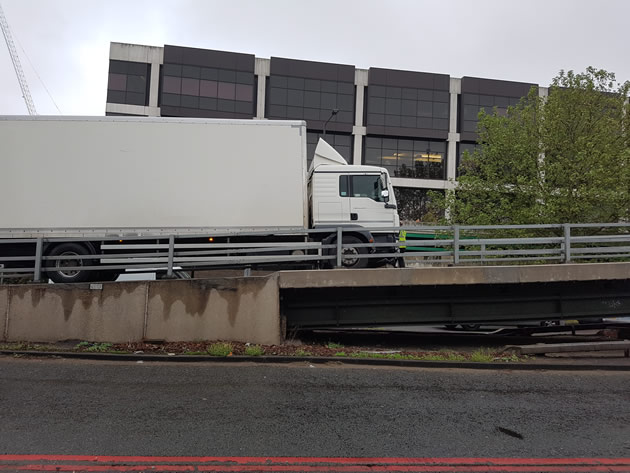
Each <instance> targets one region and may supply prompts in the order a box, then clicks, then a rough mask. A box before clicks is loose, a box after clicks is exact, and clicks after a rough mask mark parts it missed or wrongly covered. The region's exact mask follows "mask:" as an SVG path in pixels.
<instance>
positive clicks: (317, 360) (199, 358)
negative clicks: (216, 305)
mask: <svg viewBox="0 0 630 473" xmlns="http://www.w3.org/2000/svg"><path fill="white" fill-rule="evenodd" d="M0 355H7V356H11V355H13V356H31V357H40V358H68V359H83V360H101V361H135V362H139V361H141V362H178V363H190V362H197V363H198V362H213V363H245V362H249V363H260V364H271V363H278V364H287V363H311V364H336V365H354V366H390V367H399V368H438V369H440V368H441V369H445V368H449V369H469V370H508V371H630V364H620V365H611V364H606V365H603V364H585V363H582V364H578V363H550V364H546V363H475V362H465V361H420V360H387V359H381V358H378V359H374V358H365V359H359V358H343V357H297V356H230V357H216V356H203V355H174V356H169V355H149V354H122V353H86V352H45V351H29V350H0Z"/></svg>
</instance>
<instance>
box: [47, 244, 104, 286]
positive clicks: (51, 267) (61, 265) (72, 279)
mask: <svg viewBox="0 0 630 473" xmlns="http://www.w3.org/2000/svg"><path fill="white" fill-rule="evenodd" d="M91 254H92V252H91V251H90V250H89V249H88V248H86V247H85V246H83V245H81V244H80V243H61V244H58V245H55V246H54V247H53V248H52V250H51V251H50V252H49V253H48V255H47V256H87V255H91ZM94 264H95V262H94V260H88V259H63V260H53V261H46V273H47V274H48V277H49V278H50V279H52V281H53V282H56V283H76V282H87V281H92V280H94V279H97V277H98V274H97V272H96V271H87V270H76V269H65V268H71V267H79V266H93V265H94Z"/></svg>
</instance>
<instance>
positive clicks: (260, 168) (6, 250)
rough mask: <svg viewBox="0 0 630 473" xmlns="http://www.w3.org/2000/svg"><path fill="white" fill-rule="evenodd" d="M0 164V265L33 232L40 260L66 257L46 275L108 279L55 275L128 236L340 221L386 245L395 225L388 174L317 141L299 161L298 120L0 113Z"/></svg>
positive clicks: (103, 274)
mask: <svg viewBox="0 0 630 473" xmlns="http://www.w3.org/2000/svg"><path fill="white" fill-rule="evenodd" d="M0 166H1V167H0V263H1V262H2V261H1V259H2V256H5V257H9V259H8V260H6V261H5V262H4V263H5V267H10V266H11V261H12V260H11V259H10V258H11V257H15V255H17V254H19V255H24V254H32V251H33V250H32V248H33V244H32V243H30V244H26V243H24V244H23V243H21V242H20V240H21V239H25V238H40V239H44V243H43V245H44V247H43V249H42V250H41V251H42V255H43V256H44V257H46V256H59V255H63V257H64V258H66V259H65V260H58V261H48V263H46V262H45V263H44V268H43V271H44V272H45V273H47V275H48V277H50V278H51V279H52V280H53V281H55V282H84V281H91V280H103V279H113V278H114V277H116V276H117V274H118V273H119V272H120V271H116V270H113V271H111V270H110V271H105V270H104V271H80V270H78V271H77V270H68V271H64V262H65V264H66V266H67V263H68V262H71V263H72V264H74V265H76V264H79V265H80V264H82V262H81V261H80V260H71V259H69V258H70V256H72V255H75V254H76V255H91V254H94V255H99V254H103V253H104V251H105V250H104V248H106V247H107V245H106V243H107V242H104V241H102V240H99V238H106V237H112V236H119V237H120V238H121V240H122V239H123V238H125V237H126V236H131V235H133V236H134V237H136V238H137V237H139V236H146V237H147V238H146V240H144V241H143V240H134V243H136V244H137V245H138V246H136V248H137V249H138V250H137V251H140V249H142V247H141V246H139V244H140V243H143V242H144V243H146V242H147V241H151V242H156V241H162V240H163V238H164V236H165V235H174V236H175V237H177V238H178V237H182V238H184V237H186V236H192V235H209V236H212V235H215V234H217V235H218V234H222V235H225V234H231V235H233V238H232V240H231V241H235V239H236V238H237V237H238V235H239V234H242V233H243V232H257V234H261V232H262V233H265V235H266V238H265V241H270V240H273V239H274V238H275V237H278V238H281V239H283V241H284V240H286V238H287V235H288V234H289V233H290V234H292V235H294V236H295V235H296V233H295V232H296V231H297V232H298V234H299V231H305V230H308V229H317V228H331V227H339V226H341V227H343V228H344V229H348V228H350V229H352V228H355V229H356V232H354V233H353V232H351V231H350V232H345V231H344V243H346V239H347V240H348V242H353V241H356V242H357V243H368V242H393V241H395V238H396V235H395V234H394V232H393V231H392V227H397V226H398V225H399V220H398V214H397V212H396V202H395V198H394V193H393V189H392V187H391V181H390V179H389V175H388V173H387V170H385V169H382V168H378V167H373V166H354V165H348V164H347V163H346V162H345V160H344V159H343V158H342V157H341V156H340V155H339V154H338V153H337V152H336V151H335V150H334V149H333V148H332V147H331V146H329V145H328V144H327V143H326V142H324V141H323V140H320V143H319V145H318V147H317V150H316V153H315V158H314V159H313V162H312V165H311V169H310V170H309V169H307V168H306V166H307V156H306V125H305V123H304V122H303V121H275V120H273V121H272V120H214V119H191V118H141V117H43V116H40V117H27V116H4V117H0ZM379 228H382V229H383V230H382V231H379V230H378V229H379ZM370 230H371V231H370ZM305 235H306V238H307V241H319V242H332V241H335V236H336V234H332V233H331V234H325V233H323V234H317V235H308V234H302V239H303V240H302V241H304V238H305ZM60 237H64V238H73V241H55V239H59V238H60ZM49 240H51V241H49ZM205 241H206V242H207V241H208V239H207V238H206V239H205ZM130 244H131V243H130ZM110 246H111V245H110ZM145 246H146V245H145ZM376 250H379V249H378V248H376V249H372V250H370V249H369V248H357V251H359V252H361V253H365V252H368V251H376ZM390 251H391V250H390ZM346 260H347V261H350V262H354V263H353V264H352V265H351V264H348V265H349V266H357V267H363V266H365V265H367V263H368V260H367V259H355V260H352V259H351V258H346ZM90 261H93V262H96V263H97V264H104V263H106V262H107V261H105V260H99V259H94V260H90ZM370 261H375V260H370ZM104 268H106V266H104Z"/></svg>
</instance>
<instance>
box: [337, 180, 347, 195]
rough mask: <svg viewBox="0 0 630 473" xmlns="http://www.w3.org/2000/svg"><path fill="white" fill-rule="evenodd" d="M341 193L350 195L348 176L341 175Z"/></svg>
mask: <svg viewBox="0 0 630 473" xmlns="http://www.w3.org/2000/svg"><path fill="white" fill-rule="evenodd" d="M339 195H340V196H341V197H348V196H349V194H348V176H339Z"/></svg>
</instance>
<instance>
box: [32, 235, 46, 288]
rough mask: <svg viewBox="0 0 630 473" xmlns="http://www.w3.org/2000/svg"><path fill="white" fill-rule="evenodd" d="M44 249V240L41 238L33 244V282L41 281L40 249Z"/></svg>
mask: <svg viewBox="0 0 630 473" xmlns="http://www.w3.org/2000/svg"><path fill="white" fill-rule="evenodd" d="M43 248H44V240H43V239H42V237H39V238H38V239H37V242H36V243H35V269H34V271H33V282H41V280H42V249H43Z"/></svg>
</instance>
